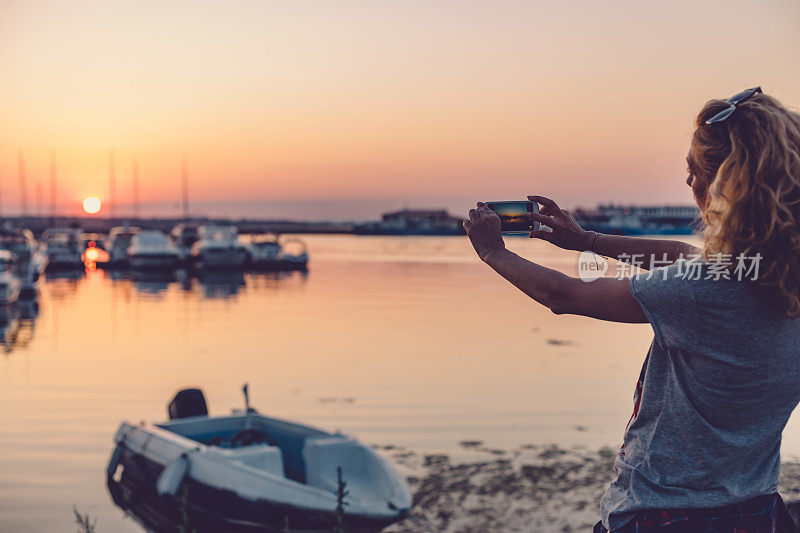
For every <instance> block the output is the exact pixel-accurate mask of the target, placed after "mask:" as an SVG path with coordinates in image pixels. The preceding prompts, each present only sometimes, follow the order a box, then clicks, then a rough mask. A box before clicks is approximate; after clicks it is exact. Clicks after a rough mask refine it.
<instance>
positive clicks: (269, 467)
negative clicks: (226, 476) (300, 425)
mask: <svg viewBox="0 0 800 533" xmlns="http://www.w3.org/2000/svg"><path fill="white" fill-rule="evenodd" d="M216 451H217V452H219V453H222V454H223V455H225V456H227V457H228V458H229V459H230V460H231V461H236V462H237V463H242V464H245V465H247V466H251V467H253V468H258V469H259V470H264V471H266V472H269V473H270V474H275V475H278V476H281V477H285V476H284V473H283V454H282V453H281V449H280V448H278V447H277V446H270V445H269V444H252V445H250V446H244V447H241V448H233V449H223V448H218V449H217V450H216Z"/></svg>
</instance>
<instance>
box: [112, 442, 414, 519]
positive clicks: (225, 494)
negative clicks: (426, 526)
mask: <svg viewBox="0 0 800 533" xmlns="http://www.w3.org/2000/svg"><path fill="white" fill-rule="evenodd" d="M119 465H121V468H122V473H121V475H120V476H119V477H118V478H116V477H115V475H114V473H113V472H112V473H111V475H109V476H108V479H107V484H108V490H109V493H110V494H111V497H112V499H113V500H114V503H115V504H116V505H117V506H119V507H120V508H122V509H123V510H125V511H126V512H129V513H130V514H132V515H133V516H134V517H135V518H136V519H137V520H138V521H139V522H140V523H141V524H142V525H143V526H145V527H146V528H147V529H149V530H151V531H154V532H157V533H162V532H163V533H167V532H170V533H171V532H175V531H178V530H179V528H180V527H181V526H188V527H186V529H185V530H187V531H192V530H194V531H197V533H212V532H213V533H223V532H230V533H245V532H256V531H259V532H275V533H278V532H283V531H286V530H287V529H286V525H287V522H288V531H291V532H295V533H312V532H313V533H316V532H320V533H321V532H330V531H331V530H332V529H333V528H334V526H335V525H336V523H337V516H336V514H335V513H332V512H326V511H321V510H317V509H304V508H299V507H294V506H291V505H286V504H279V503H274V502H268V501H264V500H260V501H250V500H246V499H243V498H240V497H239V496H238V495H236V494H235V493H233V492H230V491H227V490H223V489H219V488H215V487H211V486H208V485H205V484H202V483H199V482H197V481H196V480H194V479H191V478H189V477H187V478H185V479H184V481H183V485H182V488H181V490H180V491H179V492H178V494H176V495H175V496H166V495H163V496H159V495H158V493H157V490H156V486H157V482H158V477H159V475H160V474H161V472H162V471H163V469H164V467H163V466H162V465H160V464H158V463H156V462H154V461H152V460H150V459H148V458H146V457H144V456H142V455H140V454H138V453H135V452H133V451H131V450H128V449H125V448H124V447H123V449H122V450H121V454H120V458H119ZM118 468H119V467H118ZM343 518H344V521H345V523H346V527H347V531H349V532H353V533H372V532H377V531H380V530H381V529H383V528H385V527H387V526H389V525H390V524H392V523H394V522H396V521H397V520H399V519H400V518H401V517H394V518H387V517H365V516H358V515H350V514H345V515H344V517H343ZM187 522H188V524H187Z"/></svg>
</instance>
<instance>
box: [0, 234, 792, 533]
mask: <svg viewBox="0 0 800 533" xmlns="http://www.w3.org/2000/svg"><path fill="white" fill-rule="evenodd" d="M306 241H307V242H308V244H309V248H310V254H311V264H310V272H309V273H308V274H300V273H292V274H286V275H275V274H272V275H268V274H258V275H249V274H245V275H244V276H242V275H220V274H217V275H214V276H208V277H206V278H205V279H199V280H198V279H189V280H186V279H178V280H175V281H170V280H164V279H162V280H159V279H147V280H130V279H124V278H119V279H114V277H112V276H110V275H109V274H108V273H105V272H102V271H93V272H88V273H87V275H86V276H85V277H81V278H80V279H68V278H62V279H58V278H51V279H48V280H47V281H46V283H45V284H43V287H42V292H41V295H40V297H39V303H38V309H37V308H36V306H34V305H27V306H24V307H23V308H20V309H17V310H15V311H14V313H15V314H16V315H17V316H18V317H19V319H18V320H17V321H16V322H14V323H12V325H11V326H10V327H7V328H6V330H5V337H6V352H5V353H4V354H2V355H0V531H3V532H5V531H31V532H39V531H41V532H55V531H65V532H72V531H74V530H75V528H74V527H73V525H72V524H71V521H72V505H73V504H77V505H78V507H79V509H81V510H82V511H84V512H89V513H90V514H91V515H92V516H94V517H96V518H98V528H99V533H108V532H112V531H113V532H127V531H130V532H134V531H140V529H139V528H138V526H136V525H135V524H134V523H133V522H132V521H131V520H129V519H126V518H124V517H123V515H122V513H121V512H120V511H119V510H117V509H116V508H115V507H114V506H113V504H112V503H111V500H110V498H109V496H108V495H107V492H106V488H105V479H104V475H105V465H106V461H107V459H108V455H109V453H110V452H111V438H112V436H113V433H114V431H115V429H116V426H117V424H118V423H119V421H120V420H122V419H128V420H132V421H138V420H151V421H152V420H160V419H163V418H165V417H166V403H167V402H168V401H169V399H170V397H171V395H172V394H173V393H174V392H175V390H176V389H179V388H182V387H186V386H192V385H194V386H201V387H202V388H203V389H204V390H205V392H206V397H207V400H208V402H209V404H210V409H211V412H212V414H213V413H225V412H228V411H229V410H230V408H232V407H239V406H241V404H242V399H241V394H240V387H241V385H242V383H243V382H245V381H247V382H249V383H250V390H251V398H252V400H251V401H252V403H253V405H255V406H256V407H258V408H259V409H260V410H261V411H262V412H264V413H267V414H274V415H278V416H282V417H288V418H296V419H299V420H301V421H305V422H309V423H313V424H316V425H320V426H322V427H325V428H329V429H337V428H338V429H341V430H342V431H345V432H348V433H352V434H354V435H356V436H357V437H359V438H360V439H361V440H363V441H365V442H369V443H375V444H400V445H405V446H409V447H412V448H415V449H422V450H442V451H454V450H456V449H457V447H458V442H459V441H461V440H467V439H468V440H476V439H477V440H483V441H484V442H486V443H487V444H488V445H491V446H497V447H507V446H514V445H519V444H524V443H551V442H556V443H561V444H585V445H588V446H593V447H599V446H601V445H611V446H617V445H618V444H619V441H620V438H621V435H622V430H623V428H624V425H625V423H626V422H627V420H628V417H629V416H630V410H631V407H632V405H631V396H632V393H633V385H634V382H635V380H636V377H637V375H638V372H639V369H640V367H641V364H642V360H643V358H644V355H645V353H646V350H647V348H648V346H649V343H650V340H651V338H652V332H651V329H650V326H649V325H647V324H644V325H623V324H610V323H603V322H599V321H594V320H591V319H587V318H580V317H570V316H560V317H559V316H555V315H553V314H551V313H550V312H549V311H548V310H546V309H544V308H542V307H540V306H539V305H537V304H535V303H534V302H533V301H531V300H529V299H528V298H527V297H525V296H524V295H523V294H522V293H520V292H518V291H516V289H514V288H513V287H511V286H510V285H509V284H507V283H506V282H505V281H504V280H502V279H500V278H499V277H497V276H496V275H494V274H493V273H492V272H491V270H490V269H489V268H488V267H486V266H485V265H483V264H481V263H480V262H479V261H478V260H477V259H476V257H475V255H474V253H473V252H472V249H471V248H470V247H469V244H468V241H467V240H466V239H465V238H458V237H452V238H450V237H442V238H435V237H433V238H380V237H353V236H312V237H308V238H307V239H306ZM508 243H509V247H511V248H513V249H515V250H517V251H519V252H520V253H522V254H523V255H526V256H527V257H530V258H536V259H537V260H539V261H540V262H542V263H544V264H546V265H548V266H552V267H554V268H557V269H559V270H561V271H563V272H566V273H570V274H575V273H576V254H573V253H570V252H564V251H561V250H557V249H555V248H553V247H551V246H549V245H547V244H546V243H542V242H539V241H532V240H529V239H525V238H515V239H510V240H509V241H508ZM612 268H613V267H612ZM6 318H9V317H6ZM797 418H798V417H797V416H795V418H794V419H793V420H792V421H791V422H790V426H789V428H787V430H786V432H785V439H784V446H783V450H784V453H785V454H790V455H800V422H798V421H797Z"/></svg>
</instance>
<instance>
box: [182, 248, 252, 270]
mask: <svg viewBox="0 0 800 533" xmlns="http://www.w3.org/2000/svg"><path fill="white" fill-rule="evenodd" d="M194 260H195V262H196V264H197V266H198V267H199V268H201V269H210V270H235V269H242V268H244V265H245V262H246V261H247V250H245V249H244V248H205V249H201V250H200V251H199V253H197V254H196V255H195V256H194Z"/></svg>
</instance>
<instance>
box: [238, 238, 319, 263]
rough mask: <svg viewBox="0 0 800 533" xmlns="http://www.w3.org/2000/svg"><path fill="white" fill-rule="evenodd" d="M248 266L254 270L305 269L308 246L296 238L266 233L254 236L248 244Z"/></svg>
mask: <svg viewBox="0 0 800 533" xmlns="http://www.w3.org/2000/svg"><path fill="white" fill-rule="evenodd" d="M249 249H250V268H252V269H254V270H305V269H306V268H307V267H308V248H307V247H306V244H305V243H304V242H303V241H302V240H300V239H297V238H288V239H281V238H280V237H279V236H277V235H272V234H266V235H262V236H258V237H254V238H253V240H252V241H251V242H250V245H249Z"/></svg>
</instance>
